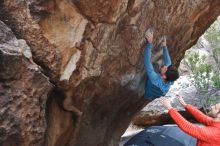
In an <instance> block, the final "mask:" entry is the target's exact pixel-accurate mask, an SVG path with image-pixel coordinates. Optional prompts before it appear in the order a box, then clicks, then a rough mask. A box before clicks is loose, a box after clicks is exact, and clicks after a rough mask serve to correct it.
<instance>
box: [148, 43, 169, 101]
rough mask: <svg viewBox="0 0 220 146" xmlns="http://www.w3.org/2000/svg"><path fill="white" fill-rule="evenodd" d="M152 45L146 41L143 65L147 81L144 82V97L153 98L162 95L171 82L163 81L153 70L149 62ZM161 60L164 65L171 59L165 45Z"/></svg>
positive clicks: (167, 64) (167, 89)
mask: <svg viewBox="0 0 220 146" xmlns="http://www.w3.org/2000/svg"><path fill="white" fill-rule="evenodd" d="M152 47H153V45H152V44H151V43H148V44H147V46H146V48H145V52H144V66H145V70H146V73H147V77H148V79H147V81H146V84H145V93H144V97H145V98H147V99H149V100H153V99H155V98H159V97H160V96H164V95H165V94H166V93H167V92H168V91H169V89H170V86H171V85H172V84H173V82H164V81H163V79H162V78H161V77H160V74H159V73H156V72H155V71H154V68H153V65H152V63H151V49H152ZM163 61H164V65H166V66H169V65H171V59H170V55H169V52H168V49H167V47H163Z"/></svg>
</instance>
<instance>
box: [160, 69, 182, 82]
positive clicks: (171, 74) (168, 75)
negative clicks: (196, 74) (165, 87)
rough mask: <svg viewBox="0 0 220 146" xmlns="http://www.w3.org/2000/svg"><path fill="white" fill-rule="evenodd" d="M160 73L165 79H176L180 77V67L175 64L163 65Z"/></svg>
mask: <svg viewBox="0 0 220 146" xmlns="http://www.w3.org/2000/svg"><path fill="white" fill-rule="evenodd" d="M160 75H161V78H162V79H163V80H165V81H175V80H177V79H178V78H179V72H178V69H177V68H176V67H175V66H173V65H170V66H168V67H167V66H165V65H164V66H162V67H161V70H160Z"/></svg>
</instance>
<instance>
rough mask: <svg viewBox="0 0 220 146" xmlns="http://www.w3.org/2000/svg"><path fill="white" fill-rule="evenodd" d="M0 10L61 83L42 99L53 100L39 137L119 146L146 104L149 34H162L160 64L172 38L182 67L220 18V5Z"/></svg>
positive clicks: (129, 1) (94, 4) (7, 4)
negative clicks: (187, 53)
mask: <svg viewBox="0 0 220 146" xmlns="http://www.w3.org/2000/svg"><path fill="white" fill-rule="evenodd" d="M0 13H1V15H0V20H1V21H3V22H4V23H5V24H6V25H7V26H8V27H10V28H11V29H12V31H13V33H14V34H15V35H16V37H17V38H19V39H24V40H25V41H26V42H27V44H28V46H29V47H30V49H31V52H32V57H33V61H34V62H35V63H36V64H38V65H39V66H41V68H42V69H43V71H44V74H45V75H47V76H48V78H49V79H50V81H51V83H53V84H54V86H55V88H53V90H52V91H51V92H48V91H45V92H44V94H42V95H44V96H48V100H47V105H46V108H45V109H44V110H46V113H45V117H40V120H42V121H44V120H47V124H48V125H47V127H46V128H45V127H44V128H45V129H43V130H42V131H46V132H45V133H44V134H45V137H43V136H42V137H41V138H40V139H38V138H37V137H33V138H35V140H36V141H45V143H44V145H48V146H63V145H67V146H88V145H90V146H113V145H117V144H118V141H119V139H120V136H121V135H122V134H123V132H124V131H125V129H126V128H127V126H128V125H129V123H130V121H131V119H132V118H133V116H134V115H135V113H137V112H138V111H139V110H141V108H142V107H143V106H144V105H145V100H144V98H143V97H142V96H143V87H144V82H145V74H144V69H143V50H144V47H145V44H146V41H145V39H144V33H145V31H146V29H147V28H148V27H152V26H153V27H154V28H155V29H156V33H155V41H154V42H155V44H156V45H155V46H156V47H155V48H154V49H153V58H152V59H153V61H154V62H156V61H158V62H159V63H161V57H160V55H161V53H162V52H161V49H160V48H158V47H157V46H158V43H157V42H158V40H159V39H160V37H161V36H162V35H167V36H168V46H169V48H170V54H171V57H172V58H173V63H174V64H176V65H178V64H179V63H180V60H181V59H182V57H183V56H184V52H185V50H187V49H189V48H190V47H191V46H192V45H193V44H195V43H196V41H197V39H198V38H199V36H201V35H202V33H203V32H204V31H205V30H206V29H207V28H208V27H209V26H210V25H211V24H212V23H213V22H214V20H215V19H216V18H217V16H218V15H219V14H220V1H219V0H194V1H191V0H181V1H176V0H169V1H167V0H160V1H155V0H154V1H153V0H152V1H146V0H121V1H119V0H118V1H116V0H107V1H103V0H93V1H89V0H61V1H58V0H38V1H37V0H2V1H0ZM20 66H21V65H20ZM9 68H10V69H11V67H10V66H9ZM19 69H20V68H19ZM20 81H22V82H23V80H20ZM40 81H41V80H39V82H40ZM39 82H37V83H36V84H40V85H41V84H42V86H43V85H44V84H43V83H39ZM26 84H28V83H26ZM14 86H15V85H14V84H13V86H12V85H10V86H9V87H8V88H9V89H11V88H13V87H14ZM17 86H18V87H19V89H20V88H21V89H20V90H19V91H23V90H27V87H26V86H25V87H23V86H20V85H16V87H17ZM42 86H40V87H39V88H40V89H41V87H42ZM18 87H17V88H18ZM33 89H35V88H33ZM44 89H45V88H44ZM40 93H41V91H37V93H36V95H38V94H40ZM7 97H9V96H7ZM0 98H3V97H2V96H1V97H0ZM21 109H22V110H24V109H23V108H21ZM9 113H10V112H9ZM29 126H30V125H29ZM39 127H40V126H39ZM25 129H26V128H23V130H24V131H25ZM27 129H28V128H27ZM42 135H43V134H42ZM26 139H28V140H27V141H29V139H30V138H26ZM18 141H19V140H18ZM4 142H8V140H7V136H6V138H5V140H4ZM16 145H19V144H16ZM20 145H22V146H23V145H24V146H28V145H29V144H26V143H25V142H22V141H21V142H20ZM35 145H40V144H35Z"/></svg>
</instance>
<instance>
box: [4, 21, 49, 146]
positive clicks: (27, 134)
mask: <svg viewBox="0 0 220 146" xmlns="http://www.w3.org/2000/svg"><path fill="white" fill-rule="evenodd" d="M51 87H52V84H50V82H49V79H48V78H47V77H46V76H45V75H44V74H43V73H42V72H41V69H40V67H39V66H37V65H36V64H35V63H33V61H32V59H31V52H30V48H29V47H28V46H27V44H26V43H25V41H24V40H18V39H17V38H16V37H15V36H14V34H13V33H12V32H11V30H10V29H9V28H8V27H7V26H6V25H5V24H4V23H3V22H1V21H0V145H1V146H9V145H11V146H16V145H26V146H28V145H29V146H30V145H39V146H40V145H43V144H44V141H45V139H44V135H45V133H46V127H47V126H46V125H47V124H46V119H45V109H46V102H47V98H48V97H47V94H45V93H48V92H49V91H50V89H51Z"/></svg>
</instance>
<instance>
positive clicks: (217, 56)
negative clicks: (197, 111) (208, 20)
mask: <svg viewBox="0 0 220 146" xmlns="http://www.w3.org/2000/svg"><path fill="white" fill-rule="evenodd" d="M216 26H217V23H216V22H215V23H214V24H213V25H212V26H211V27H210V28H209V29H208V30H207V31H206V32H205V34H204V37H205V38H206V40H207V41H208V42H209V44H210V45H211V47H212V48H213V58H214V61H215V63H214V64H213V65H212V64H207V63H206V56H205V55H200V54H199V53H198V52H193V51H187V52H186V55H185V59H184V62H185V64H186V65H187V66H188V67H189V68H190V69H191V71H192V73H191V75H190V77H191V80H192V83H193V84H194V85H195V87H196V89H197V93H198V94H199V97H201V99H200V102H201V104H202V106H203V108H204V110H205V111H206V109H208V108H209V107H210V106H211V105H213V104H216V102H217V101H218V97H217V96H215V93H216V92H217V91H219V90H220V32H219V31H218V30H217V29H216V28H217V27H216Z"/></svg>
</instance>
